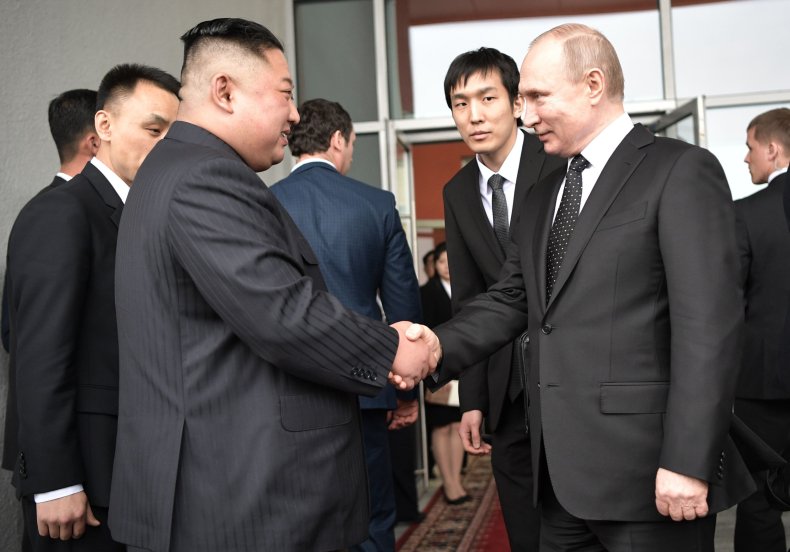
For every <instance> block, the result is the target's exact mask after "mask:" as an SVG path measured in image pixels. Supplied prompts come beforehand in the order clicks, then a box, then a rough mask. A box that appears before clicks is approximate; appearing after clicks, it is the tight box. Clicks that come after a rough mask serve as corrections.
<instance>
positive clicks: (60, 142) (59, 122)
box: [47, 88, 96, 164]
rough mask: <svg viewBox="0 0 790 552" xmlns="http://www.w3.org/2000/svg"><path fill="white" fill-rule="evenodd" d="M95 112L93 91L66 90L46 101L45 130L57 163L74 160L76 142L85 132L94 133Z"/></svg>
mask: <svg viewBox="0 0 790 552" xmlns="http://www.w3.org/2000/svg"><path fill="white" fill-rule="evenodd" d="M95 115H96V91H95V90H87V89H85V88H78V89H76V90H67V91H66V92H63V93H62V94H60V95H59V96H58V97H56V98H55V99H53V100H52V101H51V102H49V109H48V113H47V117H48V119H49V131H50V132H51V133H52V139H53V140H54V141H55V147H56V148H57V149H58V157H59V158H60V162H61V164H63V163H67V162H68V161H71V160H72V159H74V156H75V155H77V151H78V149H79V142H80V140H81V139H82V138H83V137H84V136H85V135H86V134H88V133H89V132H96V127H95V126H94V122H93V120H94V116H95Z"/></svg>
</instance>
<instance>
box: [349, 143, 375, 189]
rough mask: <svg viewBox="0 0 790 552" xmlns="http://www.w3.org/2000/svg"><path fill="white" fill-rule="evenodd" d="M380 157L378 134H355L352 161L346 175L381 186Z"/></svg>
mask: <svg viewBox="0 0 790 552" xmlns="http://www.w3.org/2000/svg"><path fill="white" fill-rule="evenodd" d="M380 167H381V157H380V155H379V135H378V134H357V141H356V142H354V162H353V163H352V164H351V170H350V171H349V172H348V176H350V177H351V178H355V179H357V180H360V181H362V182H364V183H365V184H368V185H370V186H373V187H374V188H381V168H380Z"/></svg>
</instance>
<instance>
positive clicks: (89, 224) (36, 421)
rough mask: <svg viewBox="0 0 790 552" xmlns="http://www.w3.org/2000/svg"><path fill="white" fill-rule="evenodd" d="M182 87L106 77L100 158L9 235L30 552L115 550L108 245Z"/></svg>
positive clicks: (135, 72) (125, 74) (144, 70)
mask: <svg viewBox="0 0 790 552" xmlns="http://www.w3.org/2000/svg"><path fill="white" fill-rule="evenodd" d="M178 87H179V85H178V81H176V80H175V79H174V78H173V77H172V76H170V75H168V74H166V73H164V72H162V71H159V70H158V69H153V68H149V67H144V66H136V65H120V66H117V67H115V68H113V69H112V70H111V71H110V72H109V73H108V74H107V75H106V76H105V77H104V79H103V80H102V83H101V85H100V87H99V92H98V98H97V103H96V105H97V107H99V108H100V109H99V110H98V112H96V114H95V125H96V132H97V133H98V136H99V138H100V140H101V145H100V146H99V149H98V152H97V154H96V157H95V158H93V159H92V160H91V162H90V163H89V164H88V165H86V166H85V168H84V169H83V171H82V172H81V173H80V174H78V175H77V176H75V177H74V178H73V179H72V180H70V181H69V182H68V183H65V184H62V185H60V186H57V187H55V188H54V189H52V190H50V191H48V192H46V193H43V194H40V195H38V196H36V197H35V198H34V199H33V200H31V201H30V202H29V203H28V204H27V205H26V206H25V207H24V208H23V209H22V211H21V213H20V214H19V217H18V218H17V220H16V222H15V224H14V226H13V228H12V230H11V235H10V238H9V245H8V286H9V287H8V291H9V298H10V299H9V304H10V320H11V369H12V371H13V372H14V375H15V378H16V380H15V385H14V387H13V390H12V391H13V392H14V398H15V399H16V401H15V403H16V405H17V413H18V417H19V422H18V428H16V432H17V436H18V454H17V457H16V466H15V472H14V477H13V482H14V484H15V485H16V487H17V493H18V494H19V495H20V496H21V498H22V500H23V508H24V513H25V516H24V517H25V527H26V531H27V534H28V536H29V537H30V539H31V542H32V544H33V549H34V550H56V551H59V550H91V551H102V552H104V551H110V550H122V549H123V547H122V546H121V545H119V544H117V543H114V542H113V541H112V539H111V536H110V533H109V530H108V527H107V507H108V506H109V497H110V480H111V474H112V465H113V454H114V450H115V433H116V416H117V411H118V339H117V333H116V324H115V307H114V273H115V242H116V237H117V229H118V223H119V221H120V217H121V210H122V207H123V201H124V199H125V197H126V194H127V193H128V189H129V186H130V185H131V183H132V180H133V179H134V176H135V173H136V171H137V168H138V166H139V164H140V162H141V161H142V159H143V158H144V157H145V155H146V154H147V152H148V150H150V148H151V147H153V145H154V143H155V142H156V141H158V140H159V139H160V138H161V137H162V136H164V134H165V132H166V131H167V129H168V127H169V125H170V122H172V120H173V119H174V118H175V115H176V111H177V108H178V97H177V93H178ZM72 539H77V540H72Z"/></svg>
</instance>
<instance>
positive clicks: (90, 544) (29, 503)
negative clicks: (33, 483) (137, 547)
mask: <svg viewBox="0 0 790 552" xmlns="http://www.w3.org/2000/svg"><path fill="white" fill-rule="evenodd" d="M91 510H92V511H93V515H94V516H96V519H98V520H99V521H100V522H101V525H99V526H98V527H91V526H90V525H87V526H86V529H85V534H84V535H83V536H82V537H80V538H78V539H71V540H67V541H61V540H58V539H52V538H50V537H42V536H41V535H39V534H38V525H37V524H36V503H35V502H34V501H33V498H32V497H23V498H22V512H23V514H24V519H25V533H27V537H28V539H29V540H30V549H31V550H32V551H33V552H124V551H125V550H126V547H125V546H124V545H122V544H120V543H117V542H115V541H113V540H112V537H111V536H110V529H109V528H108V527H107V508H101V507H99V506H91Z"/></svg>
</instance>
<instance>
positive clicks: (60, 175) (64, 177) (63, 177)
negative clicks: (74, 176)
mask: <svg viewBox="0 0 790 552" xmlns="http://www.w3.org/2000/svg"><path fill="white" fill-rule="evenodd" d="M55 176H57V177H58V178H62V179H63V180H65V181H66V182H68V181H69V180H71V176H69V175H67V174H66V173H64V172H59V173H57V174H56V175H55Z"/></svg>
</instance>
